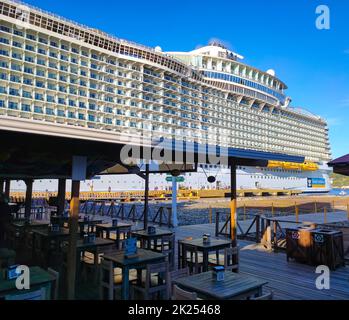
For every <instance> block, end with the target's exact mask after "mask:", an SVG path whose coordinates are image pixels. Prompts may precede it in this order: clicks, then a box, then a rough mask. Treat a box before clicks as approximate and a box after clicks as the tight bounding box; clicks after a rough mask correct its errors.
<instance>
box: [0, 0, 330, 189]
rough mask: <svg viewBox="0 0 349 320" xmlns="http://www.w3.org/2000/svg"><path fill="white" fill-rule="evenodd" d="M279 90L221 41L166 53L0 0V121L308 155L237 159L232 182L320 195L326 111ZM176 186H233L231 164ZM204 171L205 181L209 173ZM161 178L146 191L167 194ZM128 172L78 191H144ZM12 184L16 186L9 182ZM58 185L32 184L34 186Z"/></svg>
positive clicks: (324, 179) (50, 184)
mask: <svg viewBox="0 0 349 320" xmlns="http://www.w3.org/2000/svg"><path fill="white" fill-rule="evenodd" d="M286 91H287V86H286V84H285V83H284V82H283V81H281V80H280V79H279V78H278V77H277V76H276V73H275V71H274V70H273V69H270V70H267V71H263V70H259V69H258V68H255V67H252V66H249V65H247V64H245V63H244V57H243V56H241V55H240V54H237V53H235V52H233V51H231V50H230V49H229V48H226V47H225V46H224V45H222V44H220V43H219V42H211V43H209V44H208V45H207V46H204V47H201V48H197V49H195V50H192V51H190V52H164V51H163V50H162V49H161V47H159V46H158V47H156V48H150V47H146V46H143V45H140V44H137V43H133V42H131V41H126V40H123V39H119V38H117V37H115V36H113V35H109V34H106V33H105V32H102V31H100V30H97V29H94V28H91V27H87V26H83V25H81V24H79V23H76V22H73V21H70V20H67V19H65V18H62V17H59V16H57V15H55V14H51V13H48V12H45V11H43V10H41V9H38V8H34V7H32V6H28V5H26V4H23V3H21V2H18V1H13V0H11V1H10V0H1V1H0V118H3V119H13V118H16V119H18V121H23V122H25V123H26V124H28V125H30V123H37V122H42V123H47V124H50V125H52V126H56V127H63V128H70V127H72V126H74V127H75V128H79V129H80V130H84V131H85V132H89V133H90V134H91V135H96V136H97V135H100V134H101V133H108V134H111V133H115V134H125V135H126V134H127V135H134V136H140V135H142V136H147V137H155V138H164V139H174V138H175V139H177V140H186V141H192V142H197V143H206V144H207V143H208V142H214V144H216V145H220V146H223V147H234V148H239V149H250V150H259V151H266V152H272V153H283V154H289V155H297V156H303V157H305V163H303V164H296V163H285V162H275V161H270V162H269V164H268V166H267V167H265V168H260V167H238V168H237V187H238V189H278V190H282V189H288V190H300V191H302V192H328V191H329V190H330V188H331V186H330V179H329V174H330V169H329V168H328V167H327V162H328V161H329V160H330V159H331V151H330V145H329V138H328V126H327V123H326V121H325V120H324V119H322V118H321V117H319V116H316V115H313V114H312V113H310V112H308V111H305V110H304V109H302V108H299V107H292V101H291V98H290V97H288V96H287V94H286ZM197 171H198V172H195V173H194V172H192V173H186V174H183V176H184V179H182V181H183V182H180V183H179V186H180V187H181V188H187V189H222V188H228V187H229V186H230V178H229V177H230V176H229V169H228V168H227V167H224V166H216V165H206V164H205V165H199V167H198V170H197ZM209 177H210V178H209ZM166 178H167V175H166V174H154V175H152V176H151V179H150V189H153V190H169V189H170V188H171V182H168V181H167V180H170V179H166ZM143 188H144V181H143V180H142V179H141V178H140V177H138V176H136V175H134V176H126V175H115V176H100V177H95V178H93V179H92V180H88V181H84V182H83V183H82V185H81V190H82V191H126V190H142V189H143ZM12 189H13V190H17V191H20V190H25V184H24V182H22V181H17V182H16V183H13V184H12ZM56 189H57V183H56V182H55V181H53V180H52V181H48V180H37V181H35V183H34V190H36V191H47V190H48V191H53V190H56Z"/></svg>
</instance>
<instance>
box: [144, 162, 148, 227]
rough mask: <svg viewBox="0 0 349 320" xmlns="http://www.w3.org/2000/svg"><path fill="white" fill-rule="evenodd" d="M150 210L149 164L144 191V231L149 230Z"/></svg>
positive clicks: (146, 169)
mask: <svg viewBox="0 0 349 320" xmlns="http://www.w3.org/2000/svg"><path fill="white" fill-rule="evenodd" d="M148 210H149V163H147V164H146V165H145V190H144V215H143V219H144V230H147V229H148Z"/></svg>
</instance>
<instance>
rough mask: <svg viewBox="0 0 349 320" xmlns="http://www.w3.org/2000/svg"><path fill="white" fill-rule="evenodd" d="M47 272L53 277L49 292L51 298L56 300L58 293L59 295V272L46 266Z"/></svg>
mask: <svg viewBox="0 0 349 320" xmlns="http://www.w3.org/2000/svg"><path fill="white" fill-rule="evenodd" d="M47 272H48V273H49V274H50V275H51V276H53V277H54V278H55V280H54V282H53V287H52V293H51V298H52V299H53V300H58V295H59V272H57V271H56V270H53V269H51V268H47Z"/></svg>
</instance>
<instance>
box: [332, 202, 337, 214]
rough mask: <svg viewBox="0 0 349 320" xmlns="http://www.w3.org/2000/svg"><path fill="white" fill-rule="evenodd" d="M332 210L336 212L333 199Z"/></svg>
mask: <svg viewBox="0 0 349 320" xmlns="http://www.w3.org/2000/svg"><path fill="white" fill-rule="evenodd" d="M332 212H336V209H335V203H334V200H333V201H332Z"/></svg>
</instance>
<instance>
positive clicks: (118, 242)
mask: <svg viewBox="0 0 349 320" xmlns="http://www.w3.org/2000/svg"><path fill="white" fill-rule="evenodd" d="M116 247H117V248H118V250H120V230H116Z"/></svg>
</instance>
